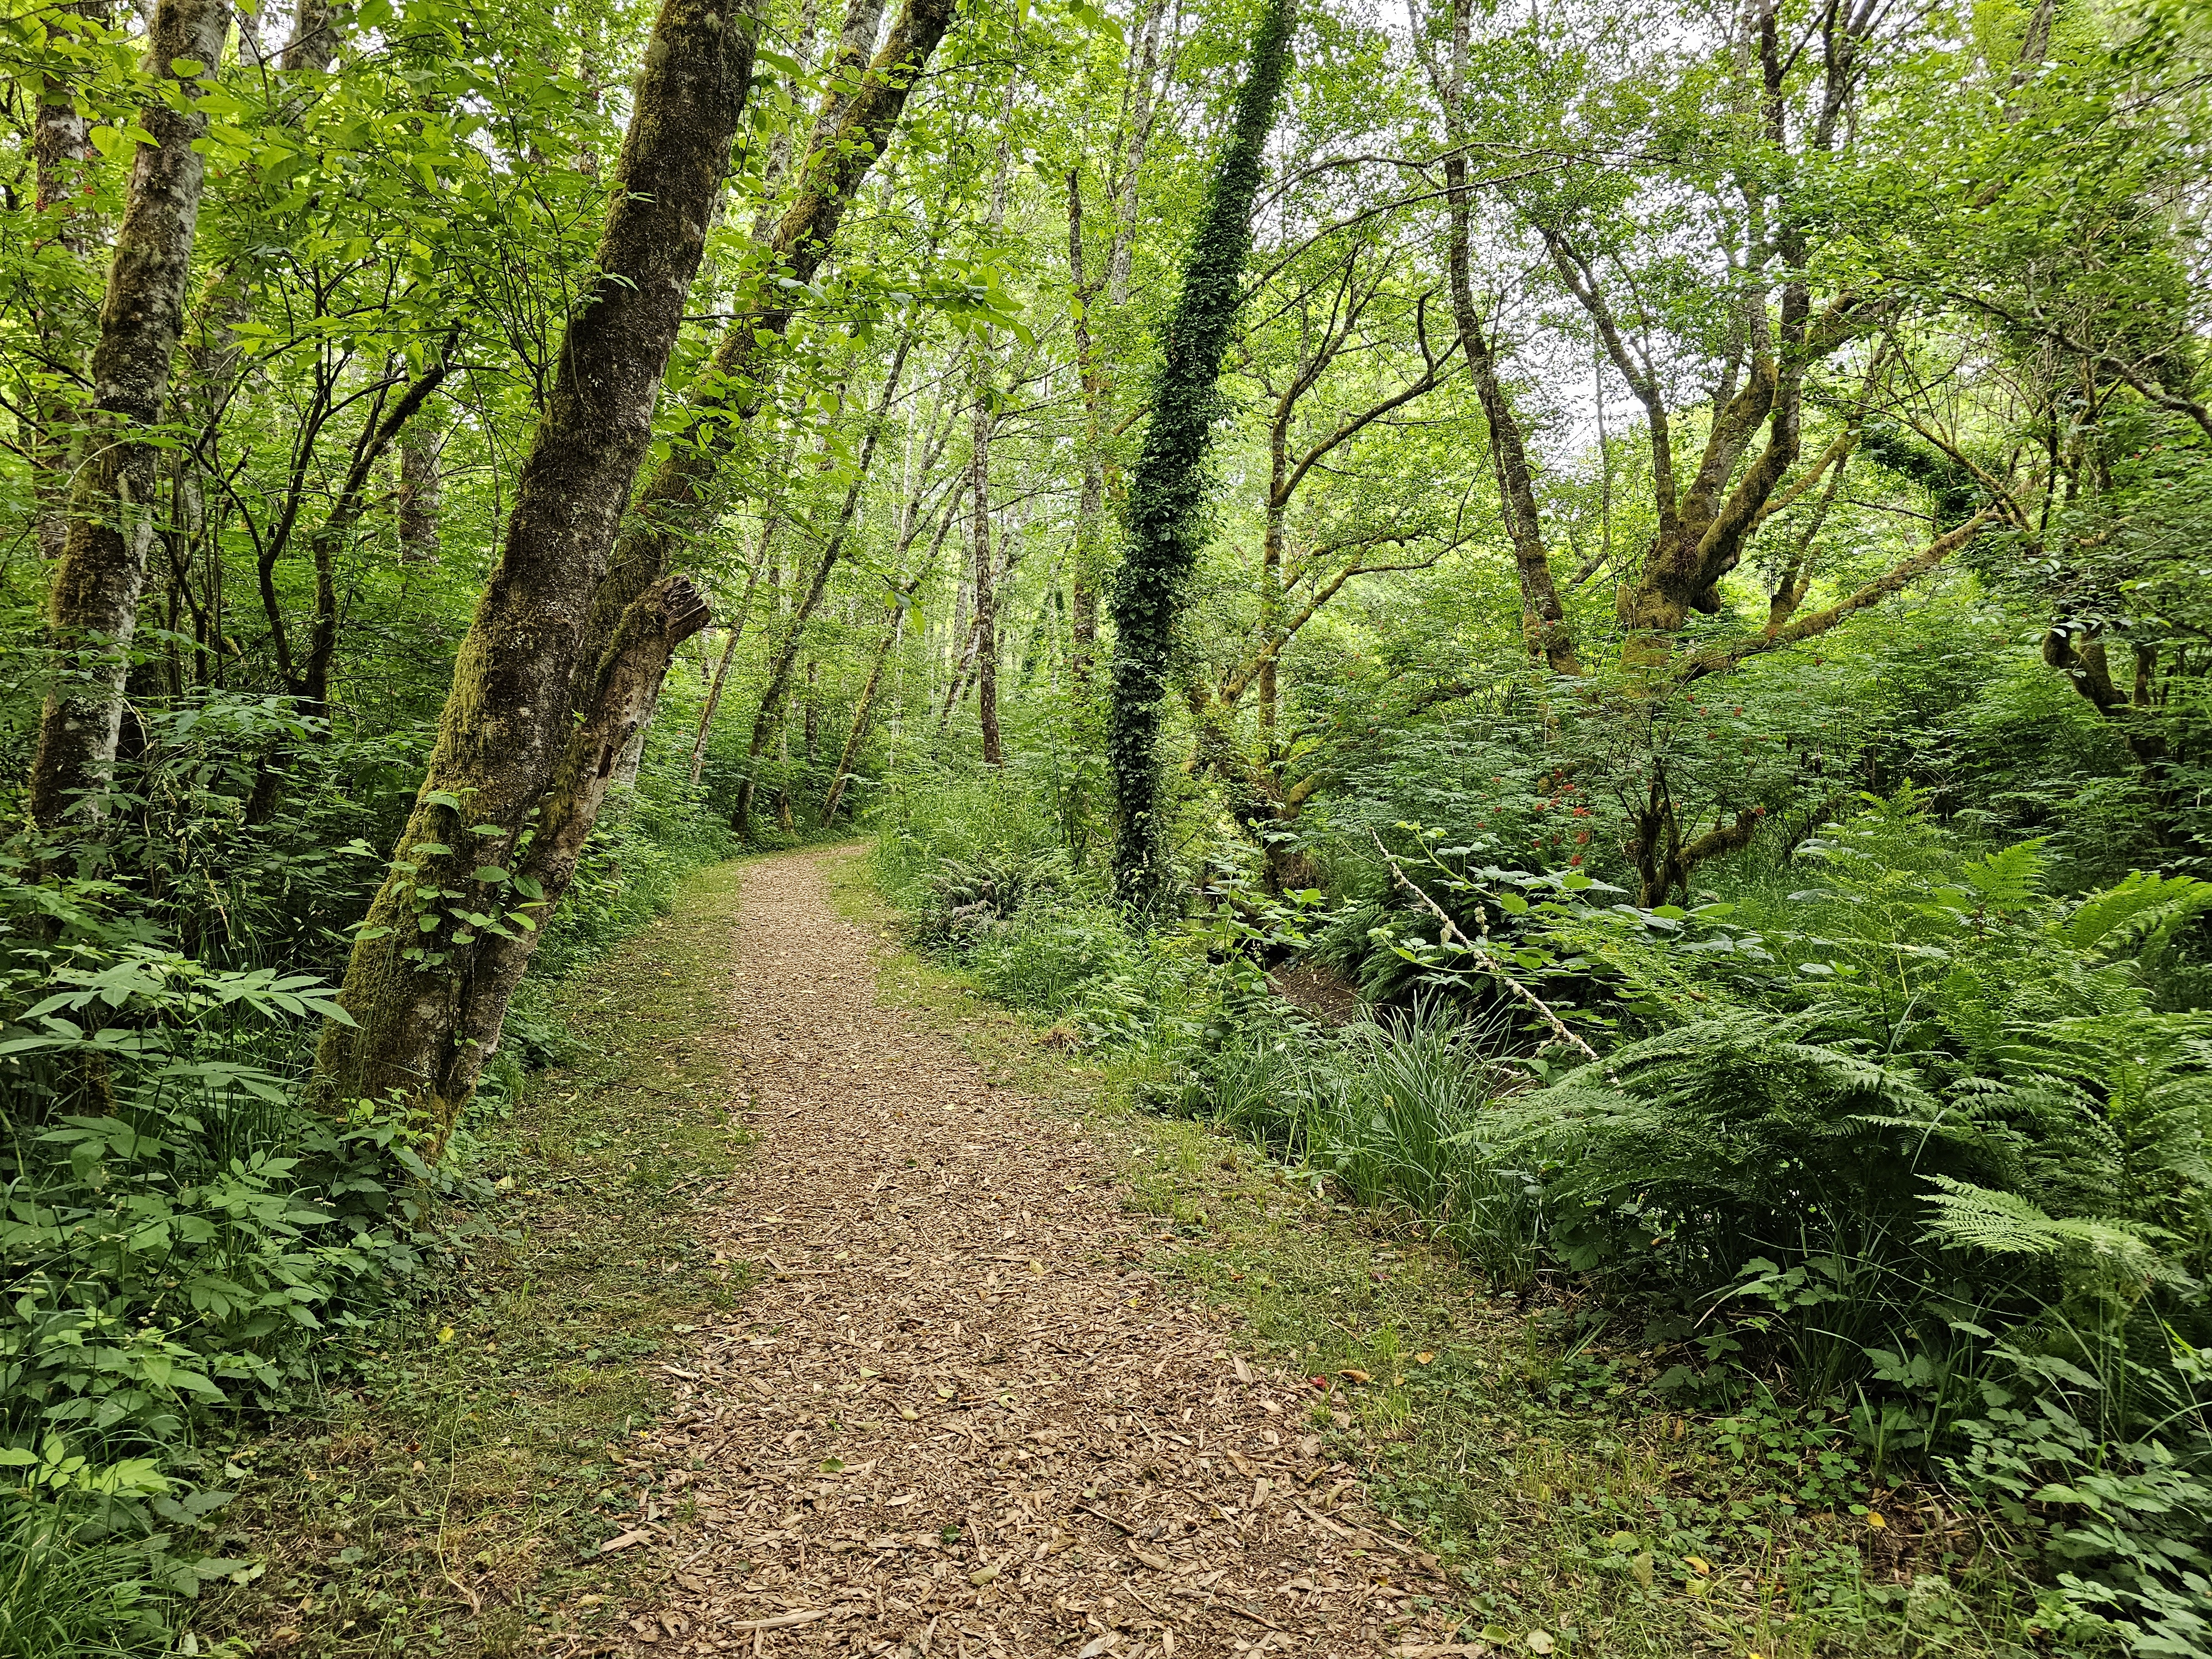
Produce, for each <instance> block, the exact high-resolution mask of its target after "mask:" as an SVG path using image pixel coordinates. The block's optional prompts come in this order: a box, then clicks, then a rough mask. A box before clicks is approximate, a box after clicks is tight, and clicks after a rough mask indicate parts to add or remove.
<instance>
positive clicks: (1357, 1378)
mask: <svg viewBox="0 0 2212 1659" xmlns="http://www.w3.org/2000/svg"><path fill="white" fill-rule="evenodd" d="M1337 1375H1338V1376H1341V1377H1345V1378H1347V1379H1348V1380H1350V1381H1352V1382H1354V1383H1372V1382H1373V1381H1374V1380H1375V1379H1374V1378H1373V1377H1371V1376H1368V1374H1367V1373H1366V1372H1365V1371H1363V1370H1359V1369H1358V1367H1357V1366H1355V1365H1346V1367H1345V1368H1344V1369H1343V1370H1340V1371H1339V1372H1338V1373H1337Z"/></svg>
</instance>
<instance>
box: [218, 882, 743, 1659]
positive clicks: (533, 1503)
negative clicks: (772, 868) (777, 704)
mask: <svg viewBox="0 0 2212 1659" xmlns="http://www.w3.org/2000/svg"><path fill="white" fill-rule="evenodd" d="M742 869H743V865H742V863H730V864H723V865H718V866H713V867H711V868H708V869H706V870H703V871H700V872H696V873H694V874H693V875H691V876H690V877H689V878H686V879H685V881H684V886H683V894H682V898H681V901H680V902H679V905H678V911H677V913H676V914H675V915H672V916H671V917H669V918H667V919H665V920H664V921H659V922H658V923H655V924H654V925H653V926H652V927H648V928H647V929H646V930H645V931H644V932H643V933H640V934H638V935H637V936H636V937H635V938H633V939H630V940H629V941H628V942H627V943H625V944H623V945H619V946H618V947H617V948H616V949H615V950H613V951H611V953H610V954H609V955H608V956H607V957H606V958H605V960H604V961H603V962H601V963H599V964H598V965H596V966H595V967H594V968H592V969H591V970H590V971H588V972H586V973H585V974H583V975H579V976H577V977H575V978H574V979H570V980H567V981H561V982H559V983H557V984H556V985H555V986H554V987H551V991H550V997H549V999H548V1000H549V1001H550V1004H551V1012H553V1014H554V1015H555V1016H556V1018H557V1019H558V1020H559V1022H560V1023H561V1024H564V1025H565V1026H566V1027H567V1029H568V1031H569V1033H570V1035H571V1037H572V1043H571V1046H570V1050H569V1054H570V1058H569V1060H568V1063H567V1064H565V1065H563V1066H558V1067H556V1068H555V1069H552V1070H550V1071H546V1072H543V1073H538V1074H537V1075H536V1076H534V1077H532V1079H529V1081H528V1084H527V1085H526V1089H525V1090H524V1091H523V1094H522V1097H521V1098H520V1101H519V1102H518V1103H517V1104H516V1105H515V1107H514V1108H513V1113H512V1115H511V1116H510V1117H509V1118H508V1119H507V1120H506V1121H501V1122H495V1123H492V1124H489V1125H484V1126H480V1127H479V1130H478V1133H479V1134H480V1135H481V1136H482V1137H483V1142H484V1145H483V1160H484V1163H485V1165H486V1167H487V1171H488V1173H489V1174H491V1175H492V1176H495V1178H496V1180H497V1181H498V1182H499V1186H500V1189H501V1202H500V1203H499V1205H498V1206H496V1207H495V1208H493V1209H490V1210H489V1211H487V1212H485V1213H483V1215H481V1216H478V1217H476V1218H473V1219H474V1221H475V1222H476V1223H477V1225H478V1227H479V1231H478V1232H477V1243H476V1246H475V1248H474V1249H473V1250H472V1252H471V1255H470V1256H469V1257H468V1259H467V1261H466V1262H465V1266H464V1267H463V1270H462V1271H461V1272H460V1273H459V1274H458V1275H457V1276H456V1277H455V1279H453V1282H452V1283H450V1284H448V1285H444V1286H442V1287H441V1293H440V1294H439V1295H437V1296H436V1297H435V1298H434V1299H432V1300H430V1301H428V1302H426V1303H425V1304H422V1306H421V1307H419V1308H418V1309H416V1310H415V1311H414V1312H412V1313H411V1314H410V1315H408V1316H405V1317H402V1318H396V1319H393V1320H392V1321H390V1322H387V1323H386V1325H385V1326H383V1327H382V1328H380V1329H379V1330H377V1331H375V1332H374V1334H373V1335H372V1337H371V1338H370V1339H369V1340H368V1341H367V1342H366V1343H364V1344H363V1345H362V1347H361V1349H360V1350H359V1351H358V1352H355V1353H353V1354H351V1355H349V1356H348V1357H347V1364H346V1365H345V1367H344V1370H343V1376H342V1380H340V1381H338V1382H336V1383H333V1384H331V1386H330V1387H328V1388H327V1389H325V1392H324V1393H323V1394H322V1395H320V1397H319V1398H318V1399H316V1400H314V1401H312V1402H310V1403H306V1404H303V1405H301V1407H300V1408H299V1409H297V1410H296V1411H295V1413H293V1414H292V1415H291V1416H290V1417H289V1419H284V1420H283V1421H281V1422H280V1423H279V1424H278V1425H276V1427H275V1428H274V1429H273V1430H269V1431H262V1432H256V1433H252V1434H249V1435H246V1436H243V1437H240V1438H239V1439H238V1440H237V1441H236V1442H235V1443H233V1444H230V1445H228V1446H226V1447H221V1448H216V1449H215V1450H216V1452H217V1453H218V1454H220V1455H218V1456H217V1457H216V1460H215V1461H216V1462H222V1461H223V1459H224V1458H226V1457H227V1459H228V1479H227V1480H226V1482H225V1484H227V1485H230V1486H235V1487H236V1488H237V1489H238V1491H239V1493H240V1496H239V1498H237V1500H236V1501H235V1502H234V1504H232V1505H231V1507H230V1508H229V1509H228V1510H226V1511H225V1512H224V1513H225V1518H226V1520H227V1522H228V1532H229V1533H230V1534H235V1535H234V1536H230V1537H227V1538H226V1540H225V1541H224V1542H225V1553H231V1554H247V1553H250V1554H252V1555H254V1556H256V1557H257V1558H258V1560H259V1561H260V1563H261V1564H262V1565H263V1567H264V1571H263V1573H262V1575H261V1577H259V1578H258V1579H257V1580H256V1581H255V1582H253V1583H251V1584H249V1585H246V1586H244V1587H231V1586H224V1587H222V1589H220V1590H219V1591H217V1592H213V1593H210V1595H208V1597H207V1598H206V1599H205V1601H204V1603H203V1605H202V1607H201V1609H200V1610H199V1612H198V1614H197V1618H196V1620H194V1630H195V1633H196V1634H197V1636H198V1638H200V1640H201V1642H202V1644H204V1645H205V1644H210V1643H217V1642H220V1641H222V1640H223V1639H225V1638H240V1639H242V1640H243V1641H244V1642H246V1643H248V1644H252V1650H253V1651H255V1652H271V1653H274V1652H283V1653H285V1654H288V1655H297V1656H301V1659H368V1656H372V1655H377V1656H381V1655H400V1654H407V1655H413V1654H418V1653H431V1654H455V1655H483V1656H489V1659H499V1656H506V1655H513V1654H520V1653H524V1652H527V1651H531V1650H534V1649H535V1648H536V1647H537V1646H538V1644H539V1643H540V1642H542V1641H543V1640H544V1638H547V1637H548V1636H549V1635H550V1634H552V1633H554V1632H574V1633H580V1634H585V1635H587V1636H589V1635H595V1634H597V1633H599V1632H605V1631H607V1630H609V1629H611V1626H613V1624H614V1622H615V1621H616V1620H618V1619H621V1618H623V1617H624V1616H626V1615H627V1614H628V1613H629V1611H630V1610H631V1609H632V1607H634V1606H635V1605H636V1604H638V1603H640V1602H641V1601H643V1600H644V1599H645V1597H644V1594H643V1592H644V1591H645V1590H646V1589H647V1583H645V1582H644V1580H643V1578H642V1577H641V1573H642V1571H644V1570H643V1569H641V1568H640V1567H639V1566H637V1565H635V1563H634V1558H633V1557H631V1556H629V1555H626V1554H622V1553H617V1554H614V1555H605V1556H603V1555H600V1554H599V1553H597V1550H598V1546H599V1542H600V1541H602V1540H603V1539H605V1538H606V1537H608V1536H610V1535H611V1534H616V1533H618V1532H620V1531H622V1530H623V1528H624V1524H625V1523H626V1522H629V1521H630V1520H633V1519H635V1518H636V1516H638V1514H639V1508H640V1506H639V1503H638V1498H637V1493H638V1481H639V1480H640V1478H641V1474H643V1471H641V1469H639V1468H636V1467H635V1463H636V1462H637V1460H635V1459H631V1458H627V1457H625V1455H624V1454H623V1443H624V1441H626V1440H633V1439H635V1438H636V1437H638V1436H639V1435H640V1434H641V1431H643V1430H644V1429H645V1428H646V1427H647V1425H650V1424H652V1423H653V1421H655V1420H656V1418H657V1417H658V1415H659V1413H661V1412H662V1411H663V1410H664V1409H665V1406H666V1403H667V1401H666V1395H665V1391H664V1389H663V1388H662V1386H661V1383H659V1381H658V1380H657V1377H656V1373H655V1372H654V1371H653V1361H654V1358H655V1356H656V1355H657V1354H658V1353H659V1352H660V1351H661V1348H662V1346H663V1344H664V1343H665V1342H666V1341H668V1340H670V1339H671V1337H674V1336H679V1335H680V1334H681V1333H682V1331H683V1330H684V1328H685V1327H686V1326H687V1325H689V1324H690V1323H692V1322H695V1321H696V1319H697V1318H698V1316H701V1315H702V1314H704V1313H706V1312H708V1311H709V1310H720V1309H726V1308H728V1307H730V1306H732V1305H733V1304H734V1302H735V1299H736V1298H737V1297H739V1296H741V1295H742V1294H743V1292H744V1284H745V1281H744V1269H743V1267H741V1266H732V1265H724V1264H718V1263H716V1262H714V1261H711V1260H709V1259H706V1258H704V1257H702V1255H700V1253H699V1252H698V1250H697V1249H696V1245H695V1243H694V1242H693V1232H694V1230H693V1228H692V1227H691V1225H690V1208H691V1206H692V1203H693V1201H694V1200H692V1199H691V1198H690V1197H688V1196H687V1195H686V1194H687V1193H688V1192H690V1190H691V1189H692V1188H695V1187H696V1185H697V1184H698V1183H699V1182H702V1180H704V1179H708V1178H711V1177H712V1176H715V1175H719V1174H722V1173H726V1172H728V1171H730V1170H734V1169H735V1168H736V1167H738V1163H739V1160H740V1159H741V1158H743V1157H744V1148H745V1144H746V1139H747V1136H746V1133H745V1132H744V1130H743V1129H742V1128H741V1127H739V1120H738V1117H737V1115H734V1114H733V1113H732V1111H731V1109H729V1094H728V1091H727V1087H726V1083H725V1073H724V1067H723V1065H722V1062H721V1061H720V1060H719V1059H718V1058H717V1056H716V1055H715V1054H714V1052H713V1049H712V1048H711V1047H710V1046H709V1039H710V1037H711V1034H712V1032H713V1030H714V1028H715V1026H716V1025H717V1024H719V1022H720V1019H721V1018H722V1014H721V1009H720V1003H719V1000H718V987H719V983H720V973H719V971H718V970H719V966H720V963H721V962H722V961H723V960H724V959H725V957H724V952H725V951H726V948H727V943H726V942H727V938H728V932H729V928H730V925H731V922H732V918H733V916H734V914H735V910H736V904H737V895H738V884H739V879H740V874H741V872H742Z"/></svg>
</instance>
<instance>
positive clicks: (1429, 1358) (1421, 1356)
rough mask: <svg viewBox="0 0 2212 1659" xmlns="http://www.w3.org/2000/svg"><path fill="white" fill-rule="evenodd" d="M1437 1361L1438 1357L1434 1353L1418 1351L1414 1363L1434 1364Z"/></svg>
mask: <svg viewBox="0 0 2212 1659" xmlns="http://www.w3.org/2000/svg"><path fill="white" fill-rule="evenodd" d="M1436 1361H1437V1357H1436V1355H1434V1354H1432V1353H1417V1354H1415V1355H1414V1356H1413V1363H1414V1364H1416V1365H1433V1364H1436Z"/></svg>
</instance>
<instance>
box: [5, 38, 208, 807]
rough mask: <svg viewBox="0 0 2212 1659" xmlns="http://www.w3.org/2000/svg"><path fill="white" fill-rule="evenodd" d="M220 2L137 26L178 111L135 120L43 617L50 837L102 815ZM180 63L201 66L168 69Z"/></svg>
mask: <svg viewBox="0 0 2212 1659" xmlns="http://www.w3.org/2000/svg"><path fill="white" fill-rule="evenodd" d="M229 33H230V5H229V0H161V3H160V5H158V6H157V7H156V8H155V13H154V20H153V24H152V27H150V29H149V31H148V38H147V52H146V73H147V74H148V76H151V77H154V78H155V79H157V80H161V81H173V82H175V83H176V85H177V88H178V90H179V92H180V93H181V94H183V98H182V101H183V103H184V108H183V109H181V110H178V109H172V108H170V107H169V106H168V105H167V103H166V102H162V101H158V100H157V101H155V102H153V103H150V104H149V105H148V106H146V107H145V108H143V110H141V111H140V112H139V118H140V121H141V123H142V124H143V126H144V128H145V130H146V131H147V132H148V134H149V135H150V137H152V139H153V142H152V143H145V144H141V145H139V147H138V154H137V161H136V162H135V163H134V165H133V167H132V169H131V191H130V196H129V198H128V201H127V203H126V204H125V208H124V211H123V223H122V226H121V228H119V229H118V231H117V233H116V238H115V255H114V258H113V260H112V263H111V264H110V267H109V270H108V277H107V297H106V303H105V305H104V306H103V307H101V310H100V340H99V343H98V344H97V345H96V346H94V349H93V357H92V380H93V400H92V407H91V410H90V411H89V414H88V422H87V427H88V432H87V442H86V446H85V459H84V461H83V464H82V466H81V467H80V468H79V469H78V471H77V475H76V484H75V487H74V488H73V489H72V490H71V492H70V507H69V513H70V522H69V536H68V539H67V542H66V544H65V545H64V550H63V553H62V557H61V561H60V567H59V568H58V570H57V571H56V572H55V574H54V586H53V594H52V600H51V605H50V609H49V611H48V617H49V623H50V629H51V643H52V647H53V651H54V656H55V661H54V664H53V671H54V674H55V680H54V683H53V685H52V689H51V690H49V691H48V692H47V694H46V706H45V708H44V709H43V710H42V711H41V713H40V721H39V737H38V748H37V750H36V753H35V755H34V756H33V759H32V762H31V775H30V781H29V786H28V788H27V792H26V793H27V805H28V806H29V808H30V813H31V818H32V821H33V823H36V824H37V825H38V826H39V827H40V828H41V829H55V828H58V827H59V826H60V825H61V824H62V823H64V820H69V821H71V822H73V823H76V824H77V825H82V824H87V823H91V822H92V821H94V820H95V819H97V818H98V817H100V814H101V811H102V808H103V799H102V798H103V796H104V795H105V793H106V789H107V786H108V782H109V780H110V778H111V776H112V773H113V770H114V765H115V744H116V739H117V735H118V730H119V727H120V726H121V722H122V719H123V682H124V678H125V675H126V673H127V672H128V671H129V669H130V664H131V631H132V629H133V628H134V627H135V625H136V623H137V615H138V595H139V592H140V590H141V589H142V588H143V586H144V585H145V580H146V559H147V554H148V551H149V549H150V548H151V547H152V545H153V540H154V531H155V523H154V517H155V508H156V506H157V503H158V501H159V500H160V495H161V449H160V448H159V447H156V445H155V443H154V442H153V441H151V439H150V429H151V428H154V427H155V426H156V425H158V424H159V423H160V422H161V416H162V413H163V404H165V402H166V401H167V397H168V391H169V371H170V368H171V365H172V363H173V361H174V359H175V356H176V351H177V342H178V339H179V336H180V335H181V334H182V332H183V330H184V313H185V282H186V280H187V278H188V276H190V274H191V258H192V237H193V232H194V229H195V228H196V226H197V221H198V216H199V204H200V185H201V182H202V179H203V178H204V173H205V166H206V164H205V162H204V159H203V158H202V156H201V155H200V153H199V151H198V150H197V149H195V148H194V146H195V144H196V143H197V141H198V140H199V139H200V137H202V136H203V135H204V133H205V132H206V131H207V118H206V117H205V116H204V115H202V114H200V113H199V112H198V111H197V107H196V102H195V100H197V97H198V95H199V93H200V90H201V83H202V81H203V79H204V76H207V75H210V74H212V73H213V72H214V70H215V68H216V65H217V64H220V63H221V62H222V51H223V44H224V42H225V40H227V39H228V36H229ZM179 61H183V62H185V63H188V64H200V65H203V66H204V67H203V68H202V69H200V70H196V71H195V72H194V73H193V74H191V75H189V76H179V75H178V74H177V72H176V70H175V67H174V66H175V65H176V64H177V63H178V62H179Z"/></svg>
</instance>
